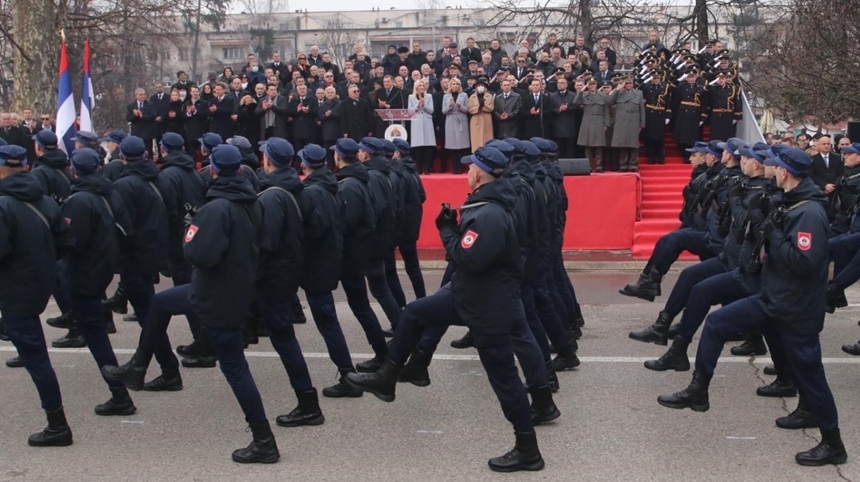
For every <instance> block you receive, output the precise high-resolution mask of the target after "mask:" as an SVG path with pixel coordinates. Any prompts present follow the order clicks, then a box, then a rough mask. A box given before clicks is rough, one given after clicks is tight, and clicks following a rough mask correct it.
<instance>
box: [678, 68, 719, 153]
mask: <svg viewBox="0 0 860 482" xmlns="http://www.w3.org/2000/svg"><path fill="white" fill-rule="evenodd" d="M704 97H705V90H704V88H703V87H702V86H701V85H699V84H690V83H688V82H684V83H682V84H681V85H679V86H678V87H676V88H675V89H674V90H673V91H672V112H674V113H675V121H674V126H675V127H674V129H673V131H672V133H673V136H674V139H675V143H676V144H678V147H679V148H681V150H682V153H683V155H684V162H689V160H690V156H689V154H688V153H687V151H686V149H687V148H689V147H692V146H693V145H694V144H695V143H696V141H698V140H699V139H701V138H702V128H701V126H700V123H701V122H704V120H705V119H706V118H707V114H706V112H705V106H704V105H703V102H704V101H705V99H704ZM712 137H713V136H712ZM714 139H719V138H718V137H714Z"/></svg>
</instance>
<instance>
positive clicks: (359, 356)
mask: <svg viewBox="0 0 860 482" xmlns="http://www.w3.org/2000/svg"><path fill="white" fill-rule="evenodd" d="M2 352H6V353H15V347H14V346H0V353H2ZM48 352H49V353H71V354H76V355H80V354H86V355H89V354H90V352H89V350H88V349H86V348H48ZM114 353H116V354H117V355H133V354H134V350H132V349H127V348H116V349H114ZM245 356H246V357H248V358H278V357H279V355H278V354H277V352H274V351H245ZM304 356H305V358H328V353H304ZM373 357H374V355H373V354H372V353H353V354H352V358H353V359H356V360H365V359H368V358H373ZM656 358H657V357H647V356H643V357H637V356H581V357H579V360H580V361H582V362H583V363H644V362H646V361H648V360H654V359H656ZM433 359H434V360H447V361H479V359H478V355H477V354H474V355H446V354H437V355H433ZM694 361H695V359H693V358H691V359H690V363H693V362H694ZM822 361H823V362H824V363H825V364H829V365H860V357H856V358H822ZM749 362H750V359H749V358H747V357H739V356H731V357H721V358H720V363H749ZM753 363H755V364H760V365H768V364H771V363H773V362H772V361H771V359H770V358H765V357H756V358H755V360H754V361H753Z"/></svg>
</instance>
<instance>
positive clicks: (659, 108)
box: [642, 72, 672, 164]
mask: <svg viewBox="0 0 860 482" xmlns="http://www.w3.org/2000/svg"><path fill="white" fill-rule="evenodd" d="M661 77H662V76H661V74H660V73H659V72H654V73H652V74H651V80H650V81H649V82H646V83H645V84H644V85H643V86H642V97H643V98H644V99H645V130H644V131H643V132H642V138H643V140H644V141H645V151H646V152H647V153H648V164H664V163H665V162H666V152H665V150H666V126H667V125H669V121H670V119H671V118H672V94H671V92H670V86H669V84H668V83H664V82H662V80H661Z"/></svg>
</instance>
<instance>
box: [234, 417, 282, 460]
mask: <svg viewBox="0 0 860 482" xmlns="http://www.w3.org/2000/svg"><path fill="white" fill-rule="evenodd" d="M249 425H250V428H251V434H252V435H253V437H254V440H253V441H252V442H251V443H250V444H249V445H248V446H247V447H245V448H243V449H238V450H234V451H233V462H236V463H237V464H274V463H275V462H277V461H278V460H279V459H280V458H281V454H280V452H278V444H277V443H275V436H274V434H272V427H270V426H269V422H261V423H251V424H249Z"/></svg>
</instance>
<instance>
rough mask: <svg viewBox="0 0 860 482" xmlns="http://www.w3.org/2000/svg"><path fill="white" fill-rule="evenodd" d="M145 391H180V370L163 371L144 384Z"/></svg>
mask: <svg viewBox="0 0 860 482" xmlns="http://www.w3.org/2000/svg"><path fill="white" fill-rule="evenodd" d="M143 390H144V391H145V392H178V391H180V390H182V376H181V375H180V374H179V370H176V371H175V372H161V375H159V376H158V377H156V378H155V380H152V381H151V382H147V383H145V384H144V385H143Z"/></svg>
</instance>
